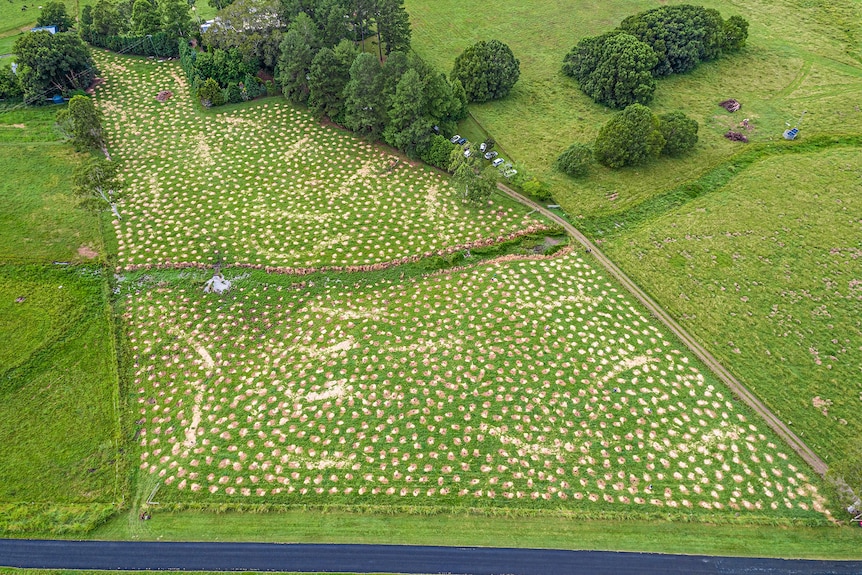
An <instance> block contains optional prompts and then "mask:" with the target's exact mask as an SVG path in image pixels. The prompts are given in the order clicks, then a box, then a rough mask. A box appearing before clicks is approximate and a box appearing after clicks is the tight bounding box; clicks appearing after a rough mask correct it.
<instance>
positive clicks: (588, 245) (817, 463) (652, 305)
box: [497, 184, 827, 475]
mask: <svg viewBox="0 0 862 575" xmlns="http://www.w3.org/2000/svg"><path fill="white" fill-rule="evenodd" d="M497 187H498V188H499V189H500V191H502V192H503V193H505V194H507V195H508V196H510V197H511V198H512V199H514V200H517V201H518V202H520V203H522V204H524V205H526V206H529V207H531V208H534V209H535V210H537V211H538V212H539V213H541V214H542V215H544V216H546V217H548V218H549V219H551V220H553V221H554V222H556V223H558V224H560V225H561V226H562V227H563V229H565V230H566V232H568V234H569V235H570V236H572V237H573V238H574V239H576V240H577V241H578V242H579V243H580V244H581V245H583V246H584V248H585V249H587V250H589V252H590V253H589V255H590V256H592V257H593V258H595V259H596V261H597V262H598V263H599V264H601V265H602V266H603V267H604V268H605V269H606V270H608V272H610V274H611V275H612V276H614V277H615V278H616V279H617V281H618V282H620V284H622V286H623V287H624V288H625V289H627V290H628V291H629V292H630V293H631V294H632V295H633V296H635V298H637V300H638V301H640V302H641V303H642V304H643V305H644V306H646V308H647V309H648V310H649V311H650V313H652V314H653V315H654V316H655V317H656V318H658V319H659V321H661V322H662V323H663V324H664V325H665V327H667V328H668V329H669V330H670V331H671V332H672V333H673V334H675V335H676V336H677V337H678V338H679V339H680V341H682V343H683V344H684V345H686V346H687V347H688V348H689V349H690V350H691V352H692V353H694V354H695V355H696V356H697V357H698V359H700V360H701V361H702V362H703V363H705V364H706V365H707V367H709V369H710V370H712V372H713V373H714V374H715V375H716V376H717V377H718V378H719V379H720V380H721V381H723V382H724V383H725V384H726V385H727V386H728V387H729V388H730V389H731V391H733V393H734V394H735V395H736V396H737V397H738V398H739V399H740V400H742V401H743V402H745V404H746V405H748V406H749V407H751V409H753V410H754V411H756V412H757V413H758V414H760V416H761V417H762V418H763V419H764V420H766V423H767V425H769V427H771V428H772V429H773V430H774V431H775V433H777V434H778V435H779V436H780V437H781V438H782V439H783V440H784V441H785V442H786V443H787V444H788V445H790V447H791V448H792V449H793V450H794V451H795V452H796V453H798V454H799V456H800V457H802V459H804V460H805V461H806V462H807V463H808V464H809V465H810V466H811V467H812V468H813V469H814V471H816V472H817V473H818V474H820V475H824V474H825V473H826V470H827V465H826V463H825V462H824V461H823V460H822V459H820V457H818V456H817V454H816V453H814V451H812V450H811V448H810V447H808V446H807V445H805V443H804V442H803V441H802V440H801V439H799V437H797V435H796V434H795V433H793V431H791V430H790V428H789V427H787V425H785V423H784V422H783V421H781V420H780V419H779V418H778V417H777V416H776V415H775V414H774V413H772V412H771V411H770V410H769V408H768V407H766V405H764V404H763V402H761V401H760V400H759V399H758V398H757V397H755V395H754V394H753V393H751V392H750V391H749V390H748V389H747V388H746V387H745V386H744V385H742V383H741V382H740V381H739V380H738V379H736V377H734V376H733V374H731V373H730V372H729V371H728V370H727V369H725V367H724V366H723V365H721V364H720V363H719V362H718V360H717V359H715V357H713V355H712V354H711V353H709V352H708V351H707V350H706V349H705V348H704V347H703V346H702V345H700V343H699V342H698V341H697V340H696V339H694V337H692V336H691V335H690V334H689V333H688V332H687V331H686V330H685V329H683V327H682V326H680V325H679V324H678V323H677V322H676V320H674V319H673V318H672V317H671V316H670V314H668V313H667V312H666V311H665V310H664V309H662V308H661V307H660V306H659V305H658V304H657V303H656V302H655V301H654V300H653V299H652V298H651V297H650V296H648V295H647V294H646V292H645V291H643V290H642V289H641V288H640V287H639V286H638V285H637V284H636V283H635V282H633V281H632V280H631V279H630V278H629V277H628V276H627V275H626V274H625V273H624V272H623V271H622V270H621V269H620V268H618V267H617V266H616V264H614V262H612V261H611V260H610V259H609V258H608V257H607V256H606V255H604V254H603V253H602V252H601V250H599V249H598V248H597V247H596V245H595V244H593V242H591V241H590V240H589V239H588V238H587V237H586V236H585V235H584V234H582V233H581V232H580V231H579V230H578V229H577V228H576V227H575V226H573V225H572V224H570V223H569V222H567V221H566V220H564V219H563V218H561V217H560V216H558V215H557V214H555V213H553V212H552V211H550V210H548V209H547V208H545V207H544V206H541V205H539V204H537V203H536V202H534V201H532V200H530V199H528V198H526V197H525V196H523V195H521V194H519V193H518V192H516V191H515V190H513V189H511V188H509V187H507V186H505V185H503V184H497Z"/></svg>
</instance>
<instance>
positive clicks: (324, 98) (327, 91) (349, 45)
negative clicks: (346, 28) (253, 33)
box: [308, 40, 357, 123]
mask: <svg viewBox="0 0 862 575" xmlns="http://www.w3.org/2000/svg"><path fill="white" fill-rule="evenodd" d="M356 54H357V51H356V47H355V46H354V44H353V42H350V41H349V40H342V42H340V43H339V44H338V46H336V47H335V49H334V50H333V49H331V48H323V49H321V50H320V51H319V52H318V53H317V55H316V56H315V57H314V59H313V60H312V61H311V69H310V70H309V73H308V74H309V78H308V107H309V109H310V110H311V112H312V113H313V114H316V115H317V116H321V117H327V118H329V119H331V120H333V121H335V122H339V123H340V122H343V121H344V117H343V116H344V88H345V86H347V82H348V81H349V80H350V65H351V64H352V63H353V60H354V59H355V58H356Z"/></svg>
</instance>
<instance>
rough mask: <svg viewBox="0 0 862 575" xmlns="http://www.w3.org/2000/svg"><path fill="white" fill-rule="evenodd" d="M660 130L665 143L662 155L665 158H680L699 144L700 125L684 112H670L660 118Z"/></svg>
mask: <svg viewBox="0 0 862 575" xmlns="http://www.w3.org/2000/svg"><path fill="white" fill-rule="evenodd" d="M658 119H659V121H660V122H661V123H660V125H659V129H660V130H661V135H662V136H663V137H664V140H665V143H664V148H662V150H661V153H662V155H665V156H679V155H682V154H685V153H686V152H689V151H691V149H692V148H694V146H695V144H697V130H698V124H697V121H696V120H692V119H691V118H689V117H688V116H686V115H685V114H683V113H682V112H670V113H668V114H662V115H661V116H659V117H658Z"/></svg>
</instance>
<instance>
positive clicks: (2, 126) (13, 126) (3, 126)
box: [0, 124, 27, 130]
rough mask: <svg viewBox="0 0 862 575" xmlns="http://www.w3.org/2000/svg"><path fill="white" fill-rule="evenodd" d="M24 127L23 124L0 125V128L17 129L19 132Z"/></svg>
mask: <svg viewBox="0 0 862 575" xmlns="http://www.w3.org/2000/svg"><path fill="white" fill-rule="evenodd" d="M26 127H27V126H25V125H24V124H0V128H18V129H19V130H23V129H25V128H26Z"/></svg>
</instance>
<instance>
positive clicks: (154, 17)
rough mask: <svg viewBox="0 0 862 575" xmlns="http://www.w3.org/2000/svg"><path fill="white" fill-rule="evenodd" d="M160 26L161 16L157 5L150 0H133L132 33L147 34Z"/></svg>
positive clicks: (157, 29) (153, 32) (155, 30)
mask: <svg viewBox="0 0 862 575" xmlns="http://www.w3.org/2000/svg"><path fill="white" fill-rule="evenodd" d="M161 28H162V18H161V14H159V9H158V7H157V6H156V5H155V4H154V3H153V2H152V1H151V0H135V3H134V4H133V5H132V29H131V31H132V33H133V34H135V35H137V36H147V35H149V34H155V33H156V32H158V31H159V30H161Z"/></svg>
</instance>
